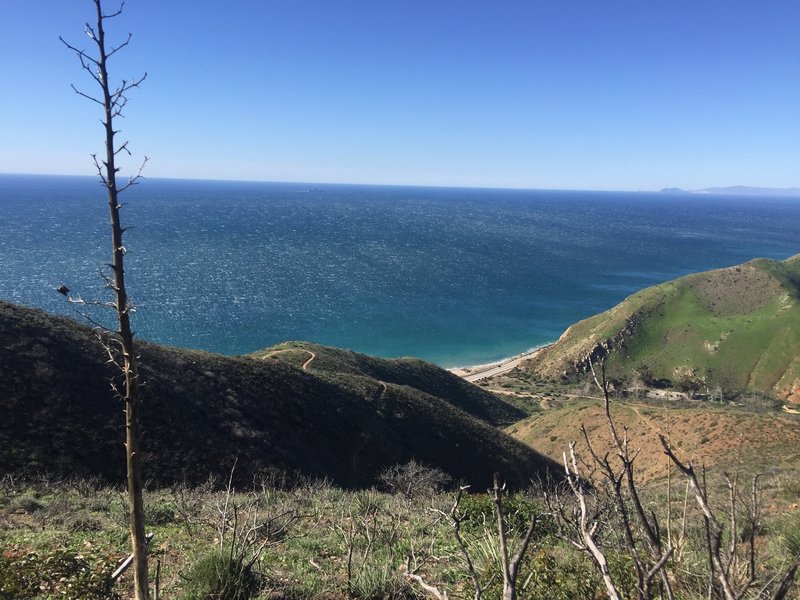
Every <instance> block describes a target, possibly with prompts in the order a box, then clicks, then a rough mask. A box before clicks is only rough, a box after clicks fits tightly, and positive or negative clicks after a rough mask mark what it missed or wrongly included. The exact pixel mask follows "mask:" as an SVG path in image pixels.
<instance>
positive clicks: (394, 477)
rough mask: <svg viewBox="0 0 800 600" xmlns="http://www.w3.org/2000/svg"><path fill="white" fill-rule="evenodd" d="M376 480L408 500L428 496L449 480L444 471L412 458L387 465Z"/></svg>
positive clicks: (445, 484) (440, 488) (391, 491)
mask: <svg viewBox="0 0 800 600" xmlns="http://www.w3.org/2000/svg"><path fill="white" fill-rule="evenodd" d="M378 480H379V481H380V482H381V484H383V487H384V488H386V490H387V491H388V492H390V493H392V494H402V495H403V496H405V498H406V500H408V501H409V502H410V501H411V500H413V499H414V498H429V497H431V496H433V495H434V494H435V493H436V492H438V491H440V490H442V489H444V488H445V487H446V486H447V485H448V484H449V483H450V481H451V479H450V476H449V475H447V474H446V473H445V472H444V471H441V470H440V469H436V468H433V467H428V466H425V465H423V464H420V463H418V462H416V461H414V460H412V461H409V462H407V463H406V464H404V465H394V466H393V467H389V468H388V469H386V470H385V471H383V472H382V473H381V474H380V475H379V476H378Z"/></svg>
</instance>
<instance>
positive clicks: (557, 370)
mask: <svg viewBox="0 0 800 600" xmlns="http://www.w3.org/2000/svg"><path fill="white" fill-rule="evenodd" d="M607 342H610V345H611V360H610V361H609V364H610V365H612V368H613V369H614V370H615V374H616V375H618V376H621V377H627V378H630V377H633V376H634V374H635V372H636V370H637V368H638V367H640V366H641V365H647V366H648V367H649V368H650V370H651V371H652V374H653V375H654V376H655V377H658V378H666V379H669V380H672V381H678V380H680V379H681V378H683V377H686V376H690V377H693V378H695V379H697V380H700V381H703V383H704V384H705V385H708V386H709V387H717V386H720V387H722V388H724V389H728V390H737V389H753V390H759V391H764V392H768V393H774V394H776V395H778V396H779V397H781V398H785V399H789V400H790V401H798V400H800V255H798V256H795V257H792V258H790V259H788V260H786V261H772V260H764V259H759V260H754V261H750V262H748V263H746V264H744V265H740V266H737V267H730V268H727V269H719V270H716V271H708V272H705V273H698V274H695V275H690V276H687V277H683V278H681V279H677V280H675V281H671V282H667V283H664V284H661V285H657V286H653V287H651V288H647V289H645V290H643V291H641V292H639V293H637V294H634V295H633V296H631V297H630V298H628V299H626V300H625V301H624V302H622V303H621V304H619V305H617V306H615V307H614V308H612V309H611V310H609V311H606V312H604V313H602V314H600V315H597V316H595V317H591V318H589V319H586V320H584V321H581V322H580V323H577V324H576V325H573V326H572V327H570V328H569V329H568V330H567V331H566V332H565V333H564V335H563V336H562V337H561V339H560V340H559V341H558V342H557V343H556V344H554V345H553V346H551V347H549V348H548V349H547V350H545V351H543V352H542V353H541V354H540V355H539V356H538V357H537V358H536V359H535V360H533V361H531V362H529V363H527V365H526V366H525V368H526V369H529V370H532V371H534V372H536V373H537V374H539V375H540V376H544V377H546V378H558V377H562V376H564V375H567V376H571V375H574V374H575V372H576V365H577V364H579V363H580V362H581V361H583V360H584V359H585V358H586V357H587V356H589V355H590V354H591V353H592V352H593V351H595V349H596V347H597V345H598V344H602V343H607Z"/></svg>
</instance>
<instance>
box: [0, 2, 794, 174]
mask: <svg viewBox="0 0 800 600" xmlns="http://www.w3.org/2000/svg"><path fill="white" fill-rule="evenodd" d="M116 6H117V5H116V4H110V3H109V8H115V7H116ZM92 16H93V5H92V3H91V2H90V1H89V0H0V57H2V59H0V81H2V88H0V115H2V118H0V172H6V173H57V174H86V175H89V174H92V166H91V163H90V160H89V158H88V155H89V154H91V153H92V152H99V151H101V150H102V140H103V137H102V135H103V134H102V130H101V128H100V126H99V124H98V119H99V118H100V114H99V113H98V111H97V108H98V107H97V106H94V105H92V104H91V103H89V102H87V101H85V100H83V99H81V98H79V97H78V96H76V95H75V94H74V93H73V92H72V91H71V90H70V87H69V84H70V83H75V84H76V85H78V86H79V87H81V88H83V89H86V90H87V91H91V90H92V87H91V86H92V84H93V82H92V81H91V80H90V79H89V78H88V75H87V74H86V73H83V72H82V71H81V70H80V68H79V65H78V64H77V61H76V59H75V57H74V56H72V55H71V54H70V53H69V52H68V51H67V50H66V49H65V48H64V47H63V46H61V45H60V43H59V41H58V36H59V35H63V36H64V37H65V38H66V39H68V40H69V41H71V42H73V43H75V44H78V45H80V46H82V47H83V46H85V47H86V48H87V49H88V48H89V47H90V43H91V40H89V38H88V37H86V35H85V34H84V32H83V24H84V22H85V21H87V20H90V19H91V18H92ZM108 29H109V35H110V36H111V37H112V38H116V39H122V38H124V36H125V35H126V34H127V33H128V32H129V31H130V32H131V33H133V35H134V37H133V40H132V42H131V45H130V47H129V49H127V50H126V51H125V52H124V54H123V53H121V54H120V55H118V59H115V60H114V62H112V63H111V65H110V71H111V74H112V76H116V77H131V76H133V75H136V74H140V73H142V72H144V71H147V73H148V77H147V80H146V82H145V84H144V85H143V87H142V89H140V90H135V91H133V92H132V93H131V102H130V104H129V105H128V109H127V113H126V114H127V118H126V119H124V120H123V121H122V122H121V123H120V128H122V129H123V134H122V136H123V139H125V138H129V139H130V141H131V149H132V150H133V151H134V154H135V156H136V157H137V159H138V158H140V157H141V156H142V155H143V154H147V155H148V156H150V157H151V162H150V164H149V166H148V168H147V172H146V174H147V175H149V176H153V177H181V178H184V177H186V178H211V179H252V180H266V181H306V182H348V183H389V184H420V185H456V186H492V187H530V188H562V189H612V190H640V189H659V188H661V187H667V186H679V187H684V188H689V189H694V188H701V187H708V186H712V185H719V186H725V185H754V186H767V187H788V186H798V185H800V2H798V0H774V1H773V0H763V1H757V0H724V1H723V0H716V1H710V0H658V1H650V0H630V1H622V0H620V1H617V0H603V1H601V0H591V1H589V0H565V1H562V0H547V1H543V0H527V1H524V0H519V1H518V0H509V1H497V2H492V1H489V0H481V1H471V0H459V1H456V0H424V1H422V0H403V1H401V2H397V1H391V2H390V1H388V0H338V1H335V0H320V1H312V0H283V1H274V0H249V1H244V0H227V1H226V2H219V0H214V1H211V0H192V1H188V0H128V2H127V4H126V7H125V12H124V13H123V15H122V16H120V17H118V18H117V19H116V20H115V21H113V22H111V23H110V24H109V26H108Z"/></svg>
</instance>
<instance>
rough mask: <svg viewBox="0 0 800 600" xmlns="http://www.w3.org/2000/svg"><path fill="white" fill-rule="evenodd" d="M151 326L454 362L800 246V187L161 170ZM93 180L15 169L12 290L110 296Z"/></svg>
mask: <svg viewBox="0 0 800 600" xmlns="http://www.w3.org/2000/svg"><path fill="white" fill-rule="evenodd" d="M124 201H125V202H126V203H127V205H126V207H125V208H124V209H123V212H122V214H123V224H124V225H126V226H128V227H130V228H131V229H130V230H129V232H128V233H127V235H126V240H125V244H126V247H127V249H128V254H127V256H126V261H127V262H126V266H127V271H128V274H129V291H130V293H131V297H132V300H133V301H134V302H135V304H136V307H137V312H136V313H135V315H134V328H135V329H136V331H137V333H138V336H139V337H141V338H144V339H149V340H153V341H157V342H162V343H166V344H171V345H175V346H184V347H192V348H201V349H206V350H211V351H215V352H222V353H225V354H240V353H246V352H252V351H255V350H258V349H260V348H264V347H266V346H270V345H272V344H275V343H277V342H280V341H283V340H311V341H316V342H320V343H323V344H330V345H335V346H341V347H346V348H352V349H354V350H358V351H361V352H366V353H370V354H376V355H380V356H387V357H388V356H418V357H420V358H424V359H427V360H431V361H433V362H436V363H438V364H440V365H443V366H447V367H450V366H457V365H466V364H477V363H485V362H490V361H493V360H496V359H498V358H501V357H505V356H510V355H514V354H517V353H519V352H523V351H525V350H527V349H530V348H532V347H534V346H537V345H541V344H544V343H547V342H550V341H553V340H555V339H557V338H558V336H559V335H560V334H561V333H562V332H563V330H564V329H565V328H566V327H567V326H569V325H570V324H572V323H574V322H575V321H578V320H579V319H582V318H585V317H588V316H590V315H592V314H595V313H597V312H600V311H603V310H605V309H607V308H610V307H611V306H613V305H614V304H616V303H617V302H619V301H621V300H622V299H624V298H625V297H626V296H628V295H630V294H631V293H633V292H635V291H637V290H639V289H641V288H643V287H646V286H648V285H651V284H654V283H659V282H662V281H665V280H668V279H672V278H675V277H678V276H680V275H684V274H687V273H690V272H693V271H699V270H703V269H710V268H717V267H723V266H729V265H732V264H736V263H739V262H743V261H746V260H749V259H751V258H755V257H767V258H778V259H783V258H786V257H788V256H791V255H793V254H796V253H798V252H800V199H798V198H766V197H765V198H760V197H759V198H754V197H735V196H730V197H725V196H712V195H697V194H695V195H689V194H666V193H616V192H573V191H569V192H568V191H523V190H488V189H456V188H416V187H388V186H348V185H319V184H276V183H248V182H214V181H186V180H165V179H162V180H159V179H146V180H144V181H143V182H142V184H141V185H139V186H137V187H135V188H132V189H131V190H130V191H129V192H127V193H126V194H125V197H124ZM110 245H111V244H110V232H109V228H108V217H107V206H106V204H105V197H104V190H103V188H102V187H101V186H100V185H99V184H98V183H97V181H96V180H95V179H94V178H90V177H86V178H82V177H48V176H21V175H0V299H3V300H9V301H12V302H17V303H20V304H25V305H28V306H36V307H41V308H44V309H46V310H48V311H52V312H57V313H62V314H68V315H74V314H75V310H74V307H73V306H70V305H67V304H66V303H65V302H64V298H63V297H62V296H60V295H59V294H58V293H56V292H55V291H54V288H55V287H57V286H58V285H60V284H62V283H63V284H66V285H67V286H68V287H69V288H70V289H71V290H72V293H73V295H80V296H81V297H83V298H85V299H91V298H102V299H106V298H107V296H106V295H105V294H106V292H105V290H104V289H103V282H102V279H101V278H100V276H99V275H98V272H99V270H100V269H101V268H102V267H103V264H104V263H105V262H108V260H109V256H110Z"/></svg>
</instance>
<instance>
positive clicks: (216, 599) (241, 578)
mask: <svg viewBox="0 0 800 600" xmlns="http://www.w3.org/2000/svg"><path fill="white" fill-rule="evenodd" d="M184 579H186V581H187V584H186V586H185V587H184V591H183V595H182V596H181V598H182V600H211V599H213V600H249V599H250V598H253V597H255V595H256V594H258V592H259V590H260V588H261V578H260V576H259V575H258V573H256V572H255V570H254V569H253V567H252V565H250V564H248V563H246V562H245V560H244V558H243V557H240V556H236V554H234V553H231V552H230V551H220V550H212V551H211V552H208V553H207V554H204V555H203V556H201V557H200V559H199V560H198V561H197V562H195V563H194V564H193V565H192V566H191V567H190V568H189V571H188V572H187V573H186V574H185V575H184Z"/></svg>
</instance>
